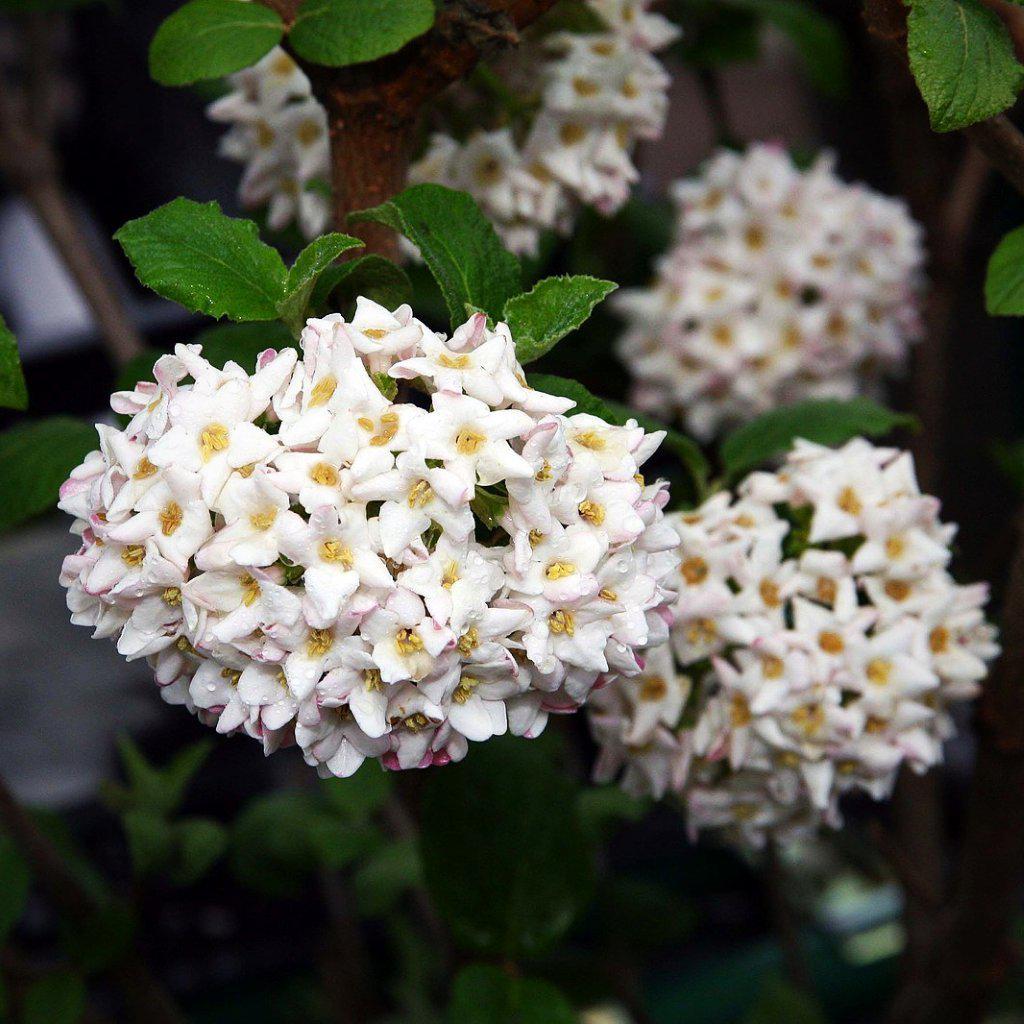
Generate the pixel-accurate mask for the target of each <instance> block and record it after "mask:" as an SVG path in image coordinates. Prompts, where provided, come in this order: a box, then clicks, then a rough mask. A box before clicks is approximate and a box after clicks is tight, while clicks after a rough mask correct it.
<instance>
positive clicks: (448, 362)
mask: <svg viewBox="0 0 1024 1024" xmlns="http://www.w3.org/2000/svg"><path fill="white" fill-rule="evenodd" d="M437 361H438V363H439V364H440V365H441V366H443V367H444V368H445V369H446V370H465V369H466V367H467V366H472V360H471V359H470V358H469V356H467V355H458V356H452V355H449V354H448V353H447V352H442V353H441V355H440V356H439V357H438V360H437Z"/></svg>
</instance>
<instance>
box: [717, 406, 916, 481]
mask: <svg viewBox="0 0 1024 1024" xmlns="http://www.w3.org/2000/svg"><path fill="white" fill-rule="evenodd" d="M915 423H916V420H915V419H914V417H913V416H908V415H907V414H906V413H899V412H893V411H892V410H890V409H886V408H885V406H882V405H879V404H878V403H877V402H873V401H871V399H870V398H852V399H850V400H849V401H840V400H839V399H836V398H821V399H811V400H809V401H806V402H797V403H796V404H795V405H784V406H782V407H781V408H778V409H773V410H772V411H771V412H767V413H765V414H764V415H763V416H759V417H758V418H757V419H756V420H751V421H750V422H749V423H746V424H744V425H743V426H742V427H740V428H739V429H738V430H735V431H733V433H731V434H730V435H729V436H728V437H727V438H726V439H725V441H724V442H723V443H722V448H721V458H722V466H723V467H724V469H725V471H726V474H727V476H728V477H729V479H732V480H735V479H737V478H738V477H741V476H743V475H745V474H746V473H749V472H750V470H752V469H755V468H756V467H757V466H759V465H761V463H763V462H767V461H768V460H769V459H771V458H773V457H774V456H776V455H781V454H782V453H783V452H786V451H788V450H789V448H790V446H791V445H792V444H793V441H795V440H796V439H797V438H798V437H801V438H803V439H804V440H807V441H816V442H817V443H818V444H828V445H839V444H843V443H845V442H846V441H849V440H850V439H851V438H854V437H858V436H864V437H882V436H884V435H885V434H888V433H889V432H890V431H893V430H895V429H896V428H897V427H907V428H912V427H913V426H914V425H915Z"/></svg>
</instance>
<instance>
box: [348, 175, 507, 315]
mask: <svg viewBox="0 0 1024 1024" xmlns="http://www.w3.org/2000/svg"><path fill="white" fill-rule="evenodd" d="M349 219H350V220H354V221H365V220H370V221H375V222H377V223H379V224H386V225H387V226H388V227H390V228H394V229H395V231H399V232H401V233H402V234H403V235H405V236H406V238H408V239H409V240H410V241H411V242H412V243H413V244H414V245H415V246H416V247H417V248H418V249H419V251H420V255H421V256H422V257H423V260H424V262H425V263H426V265H427V267H428V268H429V269H430V272H431V273H432V274H433V275H434V278H435V280H436V281H437V284H438V287H439V288H440V289H441V294H442V295H443V296H444V300H445V303H446V304H447V306H448V313H449V315H450V317H451V322H452V327H453V328H455V327H458V326H459V325H460V324H462V323H464V322H465V320H466V306H467V305H470V306H475V307H476V308H477V309H482V310H484V312H486V313H487V315H488V316H490V317H491V318H492V319H494V320H500V319H501V316H502V313H503V312H504V309H505V303H506V302H507V301H508V300H509V299H510V298H512V296H513V295H518V294H519V292H520V290H521V287H522V286H521V274H520V269H519V261H518V260H517V259H516V258H515V256H513V255H512V253H510V252H509V251H508V250H507V249H506V248H505V247H504V246H503V245H502V244H501V240H500V239H499V238H498V235H497V233H496V232H495V230H494V227H493V226H492V225H491V222H490V221H489V220H488V219H487V218H486V217H485V216H484V215H483V213H482V212H481V211H480V207H479V206H477V204H476V202H475V201H474V200H473V198H472V197H471V196H469V195H467V194H466V193H465V192H456V191H455V190H454V189H450V188H445V187H444V186H443V185H429V184H428V185H414V186H413V187H412V188H407V189H406V190H405V191H404V192H400V193H399V194H398V195H397V196H395V197H394V198H393V199H389V200H388V201H387V202H386V203H382V204H381V205H380V206H375V207H374V208H373V209H372V210H362V211H361V212H359V213H354V214H351V215H350V217H349Z"/></svg>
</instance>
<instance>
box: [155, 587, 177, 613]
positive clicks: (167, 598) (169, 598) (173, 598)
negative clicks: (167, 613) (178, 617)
mask: <svg viewBox="0 0 1024 1024" xmlns="http://www.w3.org/2000/svg"><path fill="white" fill-rule="evenodd" d="M160 597H161V598H163V601H164V603H165V604H169V605H170V606H171V607H172V608H177V607H178V605H179V604H181V588H180V587H168V588H167V589H166V590H165V591H164V592H163V593H162V594H161V595H160Z"/></svg>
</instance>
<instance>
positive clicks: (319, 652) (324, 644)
mask: <svg viewBox="0 0 1024 1024" xmlns="http://www.w3.org/2000/svg"><path fill="white" fill-rule="evenodd" d="M333 646H334V634H333V633H332V632H331V631H330V630H329V629H311V630H310V631H309V637H308V638H307V640H306V654H308V655H309V656H310V657H311V658H322V657H323V656H324V655H325V654H326V653H327V652H328V651H329V650H330V649H331V648H332V647H333Z"/></svg>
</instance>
